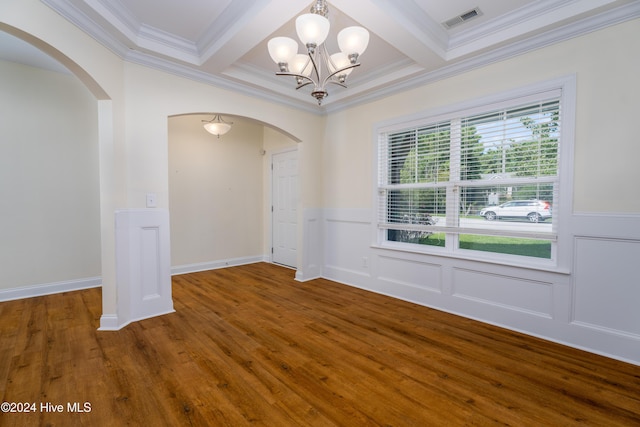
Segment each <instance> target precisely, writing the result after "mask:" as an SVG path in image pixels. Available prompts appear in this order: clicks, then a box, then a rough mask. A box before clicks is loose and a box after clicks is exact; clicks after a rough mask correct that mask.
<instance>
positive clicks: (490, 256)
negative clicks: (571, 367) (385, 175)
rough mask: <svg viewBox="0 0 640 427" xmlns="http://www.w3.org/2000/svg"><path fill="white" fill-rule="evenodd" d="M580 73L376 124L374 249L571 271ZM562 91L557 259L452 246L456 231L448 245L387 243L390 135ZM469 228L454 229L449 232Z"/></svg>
mask: <svg viewBox="0 0 640 427" xmlns="http://www.w3.org/2000/svg"><path fill="white" fill-rule="evenodd" d="M576 90H577V89H576V76H575V74H572V75H568V76H564V77H560V78H557V79H553V80H547V81H543V82H539V83H535V84H532V85H527V86H523V87H520V88H517V89H513V90H509V91H505V92H501V93H497V94H492V95H487V96H483V97H479V98H475V99H472V100H468V101H464V102H460V103H456V104H451V105H445V106H440V107H436V108H432V109H428V110H424V111H420V112H418V113H415V114H411V115H407V116H401V117H397V118H393V119H389V120H385V121H382V122H379V123H376V124H374V127H373V133H372V135H373V141H372V147H373V156H372V158H373V168H372V171H373V172H372V174H373V180H372V181H373V197H372V200H373V209H372V244H371V246H372V247H373V248H379V249H387V250H393V251H399V252H406V253H419V254H427V255H434V256H444V257H450V258H457V259H465V260H472V261H481V262H486V263H492V264H500V265H509V266H516V267H523V268H532V269H536V270H544V271H552V272H558V273H564V274H569V273H570V272H571V267H572V261H571V260H572V255H573V244H572V240H571V239H572V231H571V228H570V226H571V221H570V220H571V215H572V212H573V163H574V145H575V123H576ZM555 91H560V93H559V99H560V106H561V108H560V114H561V122H562V141H561V144H560V147H559V152H558V156H559V162H558V168H559V174H558V183H559V189H558V199H557V202H556V203H555V204H554V217H556V224H557V236H556V240H555V242H554V243H553V244H552V253H551V259H541V258H535V257H523V256H518V255H508V254H500V253H491V252H482V251H475V250H469V249H461V248H452V244H451V238H452V237H453V234H447V235H446V244H445V247H436V246H426V245H418V244H411V243H402V242H393V241H387V240H386V238H385V233H384V229H383V228H381V227H380V226H379V225H378V221H379V218H378V205H379V194H378V190H379V182H380V181H379V178H380V174H381V173H382V171H380V170H379V163H378V160H379V157H378V156H379V144H380V143H382V142H383V138H384V135H385V134H388V133H391V132H397V131H401V130H404V129H408V128H411V127H418V126H423V125H425V124H426V123H437V122H440V121H443V120H451V118H452V117H453V116H455V115H459V113H460V112H461V111H464V112H465V115H467V116H468V115H472V114H474V113H476V112H477V113H482V112H486V111H491V110H492V109H497V108H499V107H500V106H503V105H504V104H505V103H510V102H513V101H515V100H517V101H518V102H519V103H526V102H529V101H531V102H536V101H539V100H540V98H541V97H544V96H545V94H548V93H552V92H555ZM460 231H463V230H462V229H457V230H451V231H449V233H452V232H458V233H460Z"/></svg>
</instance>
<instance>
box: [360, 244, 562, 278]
mask: <svg viewBox="0 0 640 427" xmlns="http://www.w3.org/2000/svg"><path fill="white" fill-rule="evenodd" d="M371 248H373V249H380V250H390V251H396V252H404V253H411V254H419V255H427V256H432V257H443V258H451V259H459V260H464V261H471V262H479V263H485V264H494V265H500V266H505V267H515V268H521V269H526V270H536V271H545V272H549V273H557V274H565V275H569V274H571V270H570V269H569V268H567V267H561V266H558V265H556V264H555V263H554V262H553V261H550V260H542V259H540V261H536V259H535V258H532V259H529V258H528V259H527V260H526V261H521V260H520V259H519V258H523V257H520V256H517V255H507V254H499V253H495V254H491V255H484V256H483V254H482V253H480V252H479V251H471V250H466V249H460V250H458V251H456V252H453V251H450V250H447V249H444V248H433V247H430V248H427V247H425V248H423V247H420V246H418V245H409V244H393V243H374V244H372V245H371ZM498 257H499V258H498Z"/></svg>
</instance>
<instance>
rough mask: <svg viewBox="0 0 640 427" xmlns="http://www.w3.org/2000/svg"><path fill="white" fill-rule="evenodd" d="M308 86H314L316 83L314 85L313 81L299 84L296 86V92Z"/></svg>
mask: <svg viewBox="0 0 640 427" xmlns="http://www.w3.org/2000/svg"><path fill="white" fill-rule="evenodd" d="M310 84H313V85H315V84H316V83H315V82H314V81H313V80H309V81H308V82H306V83H301V84H299V85H298V86H296V90H298V89H300V88H301V87H305V86H308V85H310Z"/></svg>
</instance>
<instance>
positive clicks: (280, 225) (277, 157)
mask: <svg viewBox="0 0 640 427" xmlns="http://www.w3.org/2000/svg"><path fill="white" fill-rule="evenodd" d="M298 198H299V185H298V152H297V151H295V150H294V151H286V152H283V153H278V154H274V155H273V157H272V196H271V199H272V203H273V206H272V210H273V215H272V234H273V236H272V248H271V250H272V261H273V262H275V263H278V264H283V265H286V266H289V267H294V268H295V267H297V255H298V250H297V249H298V248H297V242H298Z"/></svg>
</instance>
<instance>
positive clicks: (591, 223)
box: [322, 209, 640, 365]
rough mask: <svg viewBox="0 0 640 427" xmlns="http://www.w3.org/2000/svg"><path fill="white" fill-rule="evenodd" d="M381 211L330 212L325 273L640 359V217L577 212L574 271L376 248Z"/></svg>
mask: <svg viewBox="0 0 640 427" xmlns="http://www.w3.org/2000/svg"><path fill="white" fill-rule="evenodd" d="M371 218H372V215H371V212H370V211H369V210H367V209H348V210H339V209H330V210H325V211H324V215H323V233H324V239H323V245H324V268H323V272H322V276H323V277H326V278H327V279H331V280H334V281H337V282H341V283H344V284H348V285H351V286H355V287H359V288H363V289H367V290H371V291H374V292H378V293H381V294H385V295H389V296H393V297H396V298H399V299H403V300H407V301H411V302H414V303H417V304H421V305H424V306H428V307H432V308H436V309H439V310H442V311H447V312H450V313H454V314H458V315H461V316H464V317H469V318H472V319H476V320H480V321H483V322H486V323H491V324H495V325H498V326H502V327H505V328H508V329H512V330H516V331H520V332H523V333H526V334H529V335H533V336H537V337H540V338H544V339H547V340H550V341H555V342H559V343H563V344H567V345H570V346H573V347H576V348H580V349H584V350H587V351H590V352H593V353H597V354H602V355H605V356H608V357H611V358H615V359H619V360H623V361H627V362H630V363H634V364H638V365H640V268H639V267H638V265H637V264H636V263H637V262H638V261H639V260H640V216H629V215H626V216H625V215H574V216H573V218H572V221H570V223H571V227H572V230H571V235H572V236H573V241H574V246H575V248H574V250H573V264H572V265H573V268H572V271H571V272H570V273H569V274H567V273H566V272H558V273H556V272H551V271H544V270H537V269H530V268H521V267H514V266H502V265H499V264H495V263H486V262H481V261H472V260H466V259H458V258H452V257H444V256H434V255H427V254H419V253H410V252H402V251H397V250H390V249H384V248H379V247H373V246H372V243H373V242H372V235H373V234H374V233H373V232H372V223H371Z"/></svg>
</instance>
